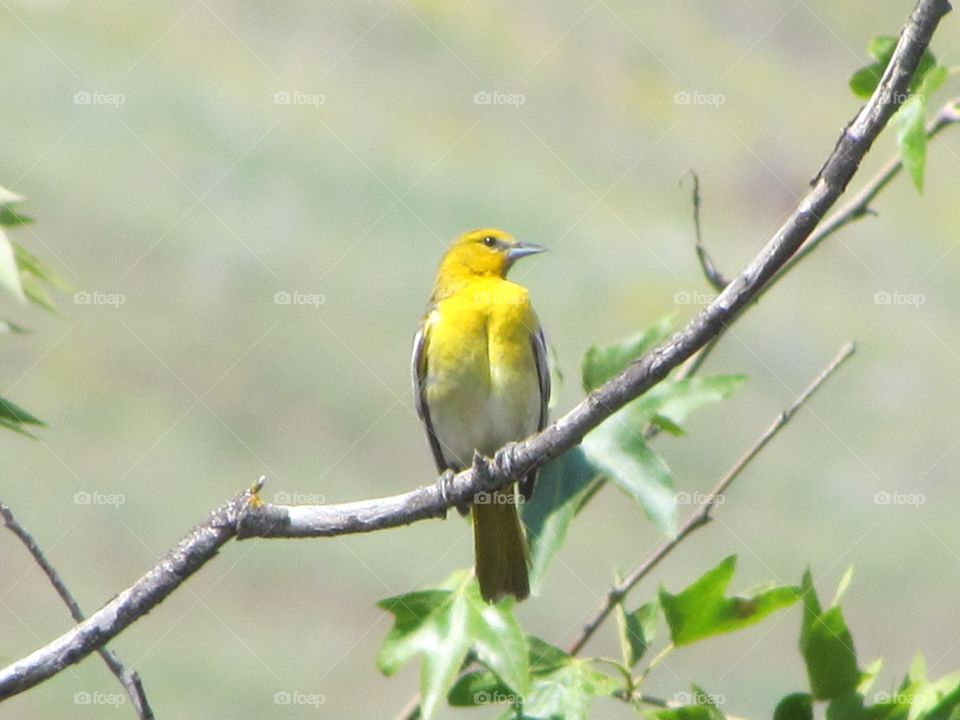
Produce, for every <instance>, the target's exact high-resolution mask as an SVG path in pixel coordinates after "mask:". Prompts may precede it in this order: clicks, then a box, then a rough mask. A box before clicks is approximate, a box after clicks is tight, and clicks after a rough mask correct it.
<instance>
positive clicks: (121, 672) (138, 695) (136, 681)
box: [0, 502, 154, 720]
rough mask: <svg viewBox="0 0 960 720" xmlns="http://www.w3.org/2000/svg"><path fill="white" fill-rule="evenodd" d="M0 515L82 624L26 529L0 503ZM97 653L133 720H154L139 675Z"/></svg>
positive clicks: (112, 655) (106, 651)
mask: <svg viewBox="0 0 960 720" xmlns="http://www.w3.org/2000/svg"><path fill="white" fill-rule="evenodd" d="M0 515H2V516H3V524H4V525H6V526H7V527H8V528H9V529H10V531H11V532H12V533H13V534H14V535H16V536H17V537H18V538H19V539H20V542H22V543H23V544H24V546H26V548H27V551H28V552H29V553H30V555H32V556H33V559H34V561H35V562H36V563H37V565H39V566H40V569H41V570H43V572H44V573H45V574H46V576H47V579H48V580H50V584H51V585H53V589H54V590H56V591H57V594H58V595H59V596H60V599H61V600H63V602H64V604H65V605H66V606H67V609H68V610H69V611H70V616H71V617H72V618H73V619H74V621H75V622H78V623H79V622H83V620H84V616H83V611H82V610H81V609H80V606H79V605H78V604H77V601H76V600H75V599H74V597H73V595H72V594H71V593H70V591H69V590H68V589H67V586H66V585H65V584H64V583H63V580H61V579H60V575H59V574H58V573H57V571H56V570H55V569H54V567H53V565H51V564H50V563H49V561H48V560H47V558H46V557H45V556H44V554H43V551H42V550H41V549H40V546H39V545H37V541H36V540H34V539H33V536H32V535H31V534H30V533H29V532H27V530H26V528H24V527H23V525H21V524H20V523H19V522H18V521H17V519H16V518H15V517H14V516H13V511H12V510H11V509H10V508H9V506H7V505H5V504H4V503H2V502H0ZM97 652H98V653H99V654H100V657H102V658H103V662H104V663H106V665H107V667H108V668H109V669H110V672H112V673H113V674H114V675H115V676H116V677H117V680H119V681H120V684H121V685H123V687H124V689H125V690H126V691H127V695H128V696H129V697H130V702H131V703H132V704H133V708H134V710H135V711H136V713H137V717H139V718H140V720H154V718H153V710H152V709H151V708H150V703H149V702H148V701H147V694H146V693H145V692H144V690H143V683H142V682H141V681H140V675H139V674H138V673H137V671H136V670H127V669H126V668H125V667H124V666H123V663H121V662H120V659H119V658H118V657H117V655H116V653H114V652H113V651H112V650H109V649H108V648H107V647H106V646H104V647H100V648H97Z"/></svg>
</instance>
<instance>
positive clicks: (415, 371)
mask: <svg viewBox="0 0 960 720" xmlns="http://www.w3.org/2000/svg"><path fill="white" fill-rule="evenodd" d="M429 317H430V311H429V310H428V311H427V314H426V315H424V316H423V320H422V321H421V322H420V327H419V328H417V334H416V335H415V336H414V338H413V354H412V356H411V359H410V370H411V374H412V377H413V400H414V403H415V404H416V406H417V415H419V416H420V419H421V420H423V425H424V427H425V428H426V429H427V439H428V440H429V441H430V450H432V451H433V459H434V461H435V462H436V463H437V472H440V473H442V472H443V471H444V470H447V469H448V468H449V467H450V466H449V465H448V464H447V461H446V460H444V458H443V453H442V452H441V451H440V441H439V440H437V434H436V432H435V431H434V429H433V422H432V421H431V420H430V408H429V407H427V399H426V397H425V396H426V387H427V353H426V344H427V318H429Z"/></svg>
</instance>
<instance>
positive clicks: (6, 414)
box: [0, 397, 46, 437]
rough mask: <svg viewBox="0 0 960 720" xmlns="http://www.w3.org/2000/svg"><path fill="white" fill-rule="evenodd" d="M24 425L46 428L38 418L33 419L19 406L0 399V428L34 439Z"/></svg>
mask: <svg viewBox="0 0 960 720" xmlns="http://www.w3.org/2000/svg"><path fill="white" fill-rule="evenodd" d="M24 425H36V426H39V427H46V423H45V422H43V420H40V419H39V418H36V417H34V416H33V415H31V414H30V413H28V412H27V411H26V410H24V409H23V408H22V407H20V406H19V405H16V404H14V403H13V402H11V401H10V400H7V399H6V398H3V397H0V427H5V428H7V429H8V430H13V431H14V432H18V433H20V434H21V435H26V436H27V437H34V435H33V433H31V432H29V431H28V430H27V429H26V428H25V427H23V426H24Z"/></svg>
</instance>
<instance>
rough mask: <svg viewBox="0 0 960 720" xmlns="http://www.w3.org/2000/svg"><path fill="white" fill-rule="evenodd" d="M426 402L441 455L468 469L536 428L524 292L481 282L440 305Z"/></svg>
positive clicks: (431, 336) (431, 324) (430, 336)
mask: <svg viewBox="0 0 960 720" xmlns="http://www.w3.org/2000/svg"><path fill="white" fill-rule="evenodd" d="M425 329H426V348H425V351H426V355H427V358H426V359H427V363H426V364H427V375H426V387H425V400H426V402H427V405H428V406H429V408H430V415H431V418H432V421H433V426H434V428H435V432H436V435H437V439H438V441H439V443H440V446H441V449H442V450H443V454H444V456H445V457H446V458H447V459H448V461H450V462H451V463H452V464H454V465H456V466H458V467H467V466H469V465H470V463H471V461H472V457H473V451H474V450H477V451H479V452H481V453H483V454H487V455H489V454H492V453H494V452H495V451H496V450H497V449H499V448H500V447H501V446H502V445H504V444H505V443H507V442H510V441H516V440H521V439H523V438H524V437H526V436H527V435H530V434H531V433H533V432H534V431H535V430H536V429H537V423H538V421H539V417H540V385H539V379H538V375H537V367H536V361H535V359H534V354H533V346H532V340H531V338H532V336H533V335H534V334H535V333H536V332H537V331H538V321H537V317H536V315H535V314H534V312H533V309H532V307H531V306H530V301H529V298H528V295H527V291H526V289H524V288H523V287H521V286H519V285H516V284H514V283H511V282H509V281H507V280H503V279H500V278H483V279H478V280H477V281H475V282H472V283H470V284H469V285H468V286H467V287H465V288H463V289H462V290H460V291H459V292H457V293H455V294H453V295H451V296H449V297H447V298H444V299H442V300H440V301H439V302H437V304H436V306H435V307H434V308H433V310H432V311H431V312H430V315H429V316H428V318H427V323H426V328H425Z"/></svg>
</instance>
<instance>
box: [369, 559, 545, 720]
mask: <svg viewBox="0 0 960 720" xmlns="http://www.w3.org/2000/svg"><path fill="white" fill-rule="evenodd" d="M451 582H452V587H453V589H451V590H425V591H419V592H413V593H407V594H405V595H398V596H396V597H392V598H387V599H385V600H381V601H380V602H379V603H378V605H379V606H380V607H381V608H383V609H384V610H386V611H387V612H389V613H391V614H393V616H394V624H393V627H392V628H391V629H390V632H389V633H388V634H387V637H386V639H385V640H384V643H383V647H382V648H381V649H380V654H379V656H378V658H377V665H378V667H379V668H380V670H381V671H382V672H383V673H384V674H385V675H392V674H394V673H395V672H396V671H397V670H398V669H399V668H400V667H401V666H403V665H404V664H406V663H407V662H409V661H410V660H411V659H413V657H415V656H416V655H422V656H423V660H422V664H421V667H420V694H421V696H422V700H421V709H422V711H423V715H424V717H425V718H428V719H429V718H430V717H432V716H433V714H434V713H435V712H436V710H437V707H438V704H439V703H440V701H441V700H442V699H443V698H444V697H446V695H447V693H448V692H449V691H450V689H451V688H452V687H453V684H454V681H455V679H456V677H457V674H458V673H459V672H460V668H461V666H462V664H463V660H464V658H465V657H466V655H467V652H468V651H469V650H470V648H471V646H472V647H473V648H474V649H475V651H476V654H477V658H478V659H479V660H480V662H482V663H483V664H484V665H486V666H487V667H488V668H490V669H491V670H492V671H493V672H494V673H496V675H497V676H498V677H499V678H500V679H501V680H502V681H503V682H504V683H505V684H506V685H507V686H508V687H509V688H511V689H512V690H513V691H515V692H516V693H518V694H520V695H522V694H524V692H525V691H526V689H527V687H528V685H529V667H528V659H527V652H528V651H527V646H526V643H525V641H524V637H523V633H522V632H521V631H520V627H519V625H517V622H516V620H515V619H514V617H513V612H512V603H511V602H509V601H507V602H501V603H498V604H496V605H488V604H487V603H486V602H484V601H483V599H482V598H481V597H480V591H479V588H478V587H477V582H476V578H474V577H473V576H472V575H467V574H466V573H462V572H461V573H457V574H456V575H454V576H453V577H452V578H451Z"/></svg>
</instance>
